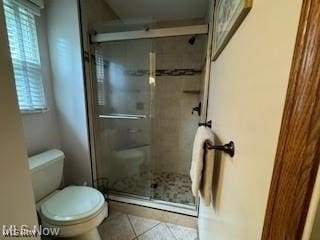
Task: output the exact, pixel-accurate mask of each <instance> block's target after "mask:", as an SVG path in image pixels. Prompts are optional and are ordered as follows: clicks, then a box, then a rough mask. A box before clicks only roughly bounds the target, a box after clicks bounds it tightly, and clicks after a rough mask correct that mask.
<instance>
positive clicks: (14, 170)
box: [0, 0, 37, 239]
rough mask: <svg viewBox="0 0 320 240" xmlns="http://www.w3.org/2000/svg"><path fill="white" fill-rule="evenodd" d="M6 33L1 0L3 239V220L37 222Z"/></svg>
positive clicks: (0, 216) (0, 218) (0, 219)
mask: <svg viewBox="0 0 320 240" xmlns="http://www.w3.org/2000/svg"><path fill="white" fill-rule="evenodd" d="M5 36H6V33H5V25H4V16H3V9H2V1H1V0H0V73H1V74H0V116H1V117H0V132H1V134H0V152H1V155H0V189H1V195H0V226H1V232H0V239H2V225H3V224H16V225H21V224H26V225H30V226H31V225H35V224H37V216H36V211H35V204H34V198H33V192H32V186H31V176H30V172H29V169H28V162H27V152H26V146H25V144H24V139H23V129H22V122H21V118H20V112H19V110H18V105H17V98H16V94H15V86H14V81H13V73H12V66H11V64H10V57H9V50H8V42H7V39H6V37H5ZM11 239H18V238H11ZM30 239H31V238H30Z"/></svg>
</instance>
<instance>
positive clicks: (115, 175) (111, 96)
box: [94, 39, 155, 199]
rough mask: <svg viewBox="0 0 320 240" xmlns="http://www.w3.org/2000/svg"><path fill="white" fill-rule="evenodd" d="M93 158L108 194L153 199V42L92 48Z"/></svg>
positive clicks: (138, 41) (120, 43)
mask: <svg viewBox="0 0 320 240" xmlns="http://www.w3.org/2000/svg"><path fill="white" fill-rule="evenodd" d="M94 52H95V69H96V78H95V79H96V85H95V99H96V106H95V109H96V113H97V114H96V115H97V119H96V124H97V128H98V129H96V130H95V134H96V136H95V138H96V159H97V171H98V176H103V177H105V178H106V179H107V181H108V190H109V192H112V193H113V192H114V193H120V194H121V193H122V194H126V195H128V194H129V195H130V194H131V195H135V196H136V195H138V196H140V197H144V198H149V199H150V198H151V197H152V188H151V186H152V173H151V169H152V166H151V164H152V161H151V158H150V143H151V139H150V131H151V124H150V121H151V118H152V102H153V97H152V95H153V92H154V84H155V82H154V75H155V74H154V71H153V70H152V69H153V68H154V67H153V66H154V64H153V62H154V56H153V53H152V40H150V39H140V40H126V41H117V42H116V41H113V42H104V43H99V44H96V45H94Z"/></svg>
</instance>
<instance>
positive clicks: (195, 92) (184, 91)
mask: <svg viewBox="0 0 320 240" xmlns="http://www.w3.org/2000/svg"><path fill="white" fill-rule="evenodd" d="M183 93H187V94H200V90H183Z"/></svg>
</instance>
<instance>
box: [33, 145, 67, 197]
mask: <svg viewBox="0 0 320 240" xmlns="http://www.w3.org/2000/svg"><path fill="white" fill-rule="evenodd" d="M63 161H64V154H63V152H61V151H60V150H56V149H54V150H49V151H46V152H43V153H40V154H38V155H35V156H32V157H30V158H29V169H30V171H31V177H32V186H33V192H34V197H35V200H36V202H38V201H39V200H41V199H42V198H44V197H46V196H47V195H49V194H50V193H52V192H54V191H55V190H57V189H58V188H59V187H60V185H61V182H62V178H63Z"/></svg>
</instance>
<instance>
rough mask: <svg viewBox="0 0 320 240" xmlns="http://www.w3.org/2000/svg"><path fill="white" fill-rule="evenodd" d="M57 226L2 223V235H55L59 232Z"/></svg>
mask: <svg viewBox="0 0 320 240" xmlns="http://www.w3.org/2000/svg"><path fill="white" fill-rule="evenodd" d="M59 231H60V229H59V228H45V227H42V226H41V225H40V226H32V227H29V226H28V225H21V226H17V225H3V226H2V236H3V237H40V236H57V235H58V234H59Z"/></svg>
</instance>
